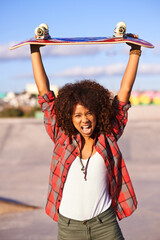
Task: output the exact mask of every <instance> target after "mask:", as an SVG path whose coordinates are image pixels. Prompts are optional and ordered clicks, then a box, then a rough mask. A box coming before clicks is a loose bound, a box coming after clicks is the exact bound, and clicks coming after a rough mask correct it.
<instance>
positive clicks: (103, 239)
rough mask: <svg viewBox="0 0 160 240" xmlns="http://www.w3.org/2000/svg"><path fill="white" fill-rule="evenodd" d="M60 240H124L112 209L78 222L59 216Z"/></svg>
mask: <svg viewBox="0 0 160 240" xmlns="http://www.w3.org/2000/svg"><path fill="white" fill-rule="evenodd" d="M58 240H124V237H123V235H122V232H121V229H120V227H119V224H118V222H117V219H116V215H115V212H114V210H113V208H112V207H110V208H109V209H107V210H106V211H105V212H103V213H101V214H99V215H98V216H96V217H94V218H92V219H89V220H86V221H77V220H73V219H70V218H66V217H64V216H62V215H61V214H59V219H58Z"/></svg>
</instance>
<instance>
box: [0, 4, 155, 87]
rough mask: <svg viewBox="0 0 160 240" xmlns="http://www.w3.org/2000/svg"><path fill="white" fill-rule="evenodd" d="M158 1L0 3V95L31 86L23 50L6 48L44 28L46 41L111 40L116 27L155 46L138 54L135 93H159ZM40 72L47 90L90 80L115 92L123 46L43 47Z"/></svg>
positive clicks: (124, 54)
mask: <svg viewBox="0 0 160 240" xmlns="http://www.w3.org/2000/svg"><path fill="white" fill-rule="evenodd" d="M159 11H160V1H159V0H152V1H149V0H146V1H138V0H134V1H123V0H121V1H107V0H99V1H97V0H96V1H95V0H79V1H78V0H61V1H58V0H45V1H41V0H39V1H37V0H34V1H33V0H32V1H31V0H28V1H25V0H24V1H18V0H17V1H16V0H14V1H11V0H1V8H0V16H1V21H2V24H1V38H0V73H1V74H0V82H1V85H0V92H8V91H15V92H20V91H23V90H24V89H25V86H26V84H27V83H34V79H33V74H32V66H31V61H30V51H29V46H26V47H22V48H19V49H17V50H13V51H10V50H9V47H10V46H11V45H13V44H15V43H18V42H21V41H23V40H26V39H28V38H31V37H33V36H34V29H35V28H36V27H37V26H39V24H41V23H43V22H45V23H47V24H48V25H49V30H50V35H51V36H52V37H54V36H55V37H105V36H112V35H113V31H114V28H115V26H116V24H117V23H118V22H119V21H124V22H125V23H126V24H127V32H132V33H136V34H138V35H139V37H140V38H142V39H145V40H147V41H149V42H151V43H152V44H154V45H155V48H154V49H146V48H142V51H143V53H142V56H141V60H140V66H139V72H138V75H137V79H136V83H135V86H134V89H135V90H150V89H153V90H160V27H159V26H160V25H159V24H160V14H159ZM42 50H43V51H42V56H43V59H44V65H45V68H46V72H47V74H48V76H49V78H50V82H51V84H53V85H58V86H59V87H60V86H62V85H64V84H65V83H67V82H73V81H75V80H81V79H84V78H91V79H96V80H97V81H98V82H100V83H101V84H103V85H104V86H105V87H107V88H109V89H110V90H113V91H116V90H117V89H118V88H119V85H120V80H121V78H122V75H123V72H124V68H125V66H126V64H127V61H128V53H129V47H128V46H127V45H126V44H118V45H92V46H87V45H85V46H48V47H44V48H43V49H42Z"/></svg>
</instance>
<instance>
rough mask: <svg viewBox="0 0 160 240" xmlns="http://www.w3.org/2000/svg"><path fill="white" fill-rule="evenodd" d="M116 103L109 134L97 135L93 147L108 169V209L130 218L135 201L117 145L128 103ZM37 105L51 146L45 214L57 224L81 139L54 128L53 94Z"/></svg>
mask: <svg viewBox="0 0 160 240" xmlns="http://www.w3.org/2000/svg"><path fill="white" fill-rule="evenodd" d="M116 102H117V104H116V109H115V113H116V114H115V119H114V122H113V130H112V132H111V133H110V134H101V135H100V136H99V137H98V138H97V139H96V143H95V148H96V151H97V152H98V153H99V154H101V156H102V157H103V159H104V161H105V164H106V167H107V170H108V177H109V184H110V188H109V189H110V195H111V198H112V206H113V208H114V210H115V212H116V214H117V216H118V218H119V219H122V218H124V217H127V216H129V215H131V214H132V212H133V211H134V210H135V209H136V207H137V200H136V196H135V193H134V190H133V187H132V183H131V180H130V177H129V174H128V172H127V169H126V165H125V163H124V160H123V157H122V154H121V152H120V150H119V148H118V145H117V140H118V139H119V137H120V136H121V135H122V133H123V130H124V127H125V125H126V123H127V110H128V109H129V107H130V104H125V103H122V102H119V101H118V100H117V99H116ZM39 104H40V106H41V109H42V112H44V124H45V127H46V130H47V132H48V134H49V136H50V137H51V139H52V140H53V142H54V144H55V145H54V150H53V156H52V161H51V168H50V175H49V189H48V198H47V204H46V213H47V214H48V215H49V216H50V217H51V218H53V219H54V220H55V221H58V209H59V206H60V203H61V199H62V194H63V187H64V184H65V181H66V178H67V174H68V170H69V167H70V165H71V164H72V162H73V161H74V159H75V158H76V157H77V155H79V147H81V137H80V134H77V135H76V136H73V137H72V138H71V139H70V138H69V137H68V136H67V135H65V133H64V131H62V129H61V128H58V127H57V124H56V118H55V112H54V93H53V92H48V93H47V94H44V95H43V96H39ZM77 144H78V145H79V147H78V146H77Z"/></svg>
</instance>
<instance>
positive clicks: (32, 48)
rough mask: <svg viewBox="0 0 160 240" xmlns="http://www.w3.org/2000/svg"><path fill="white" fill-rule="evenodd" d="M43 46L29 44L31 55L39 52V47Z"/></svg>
mask: <svg viewBox="0 0 160 240" xmlns="http://www.w3.org/2000/svg"><path fill="white" fill-rule="evenodd" d="M44 46H45V45H38V44H30V49H31V53H33V52H39V49H40V47H44Z"/></svg>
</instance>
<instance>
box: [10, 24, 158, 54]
mask: <svg viewBox="0 0 160 240" xmlns="http://www.w3.org/2000/svg"><path fill="white" fill-rule="evenodd" d="M125 32H126V24H125V23H124V22H119V23H118V24H117V26H116V28H115V29H114V35H113V37H77V38H51V37H50V35H49V29H48V25H47V24H45V23H42V24H40V25H39V27H37V28H36V29H35V34H36V35H35V37H34V38H31V39H28V40H26V41H23V42H20V43H18V44H16V45H14V46H12V47H11V48H10V50H13V49H16V48H18V47H22V46H25V45H29V44H36V45H82V44H117V43H131V44H136V45H140V46H143V47H147V48H154V46H153V45H152V44H151V43H149V42H147V41H145V40H142V39H140V38H134V37H133V35H132V34H125Z"/></svg>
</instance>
